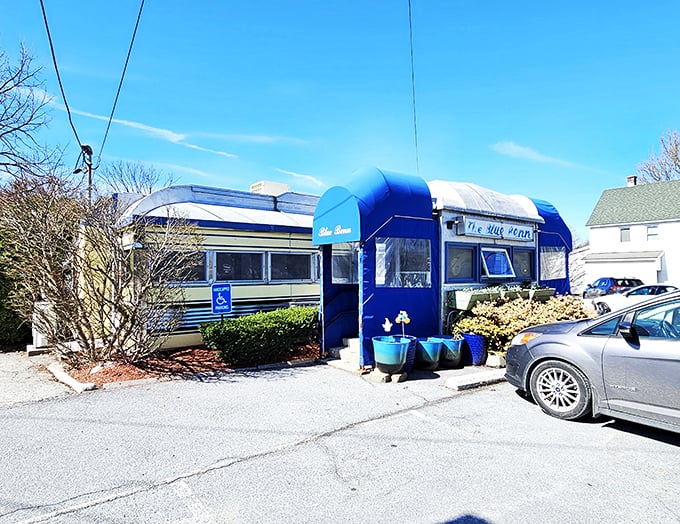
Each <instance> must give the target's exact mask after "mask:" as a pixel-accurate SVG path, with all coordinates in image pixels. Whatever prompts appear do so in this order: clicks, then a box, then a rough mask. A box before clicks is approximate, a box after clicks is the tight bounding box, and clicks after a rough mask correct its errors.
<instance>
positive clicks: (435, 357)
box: [416, 337, 442, 369]
mask: <svg viewBox="0 0 680 524" xmlns="http://www.w3.org/2000/svg"><path fill="white" fill-rule="evenodd" d="M441 349H442V341H441V339H439V338H434V337H428V338H419V339H418V346H417V347H416V365H417V366H418V367H419V368H422V369H436V368H437V366H439V355H440V353H441Z"/></svg>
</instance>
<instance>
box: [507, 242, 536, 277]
mask: <svg viewBox="0 0 680 524" xmlns="http://www.w3.org/2000/svg"><path fill="white" fill-rule="evenodd" d="M512 267H513V269H514V270H515V275H517V278H519V279H526V280H531V279H533V278H534V252H533V251H525V250H520V249H514V250H513V251H512Z"/></svg>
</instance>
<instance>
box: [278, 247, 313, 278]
mask: <svg viewBox="0 0 680 524" xmlns="http://www.w3.org/2000/svg"><path fill="white" fill-rule="evenodd" d="M269 276H270V279H271V280H272V281H277V280H312V255H310V254H309V253H271V254H270V255H269Z"/></svg>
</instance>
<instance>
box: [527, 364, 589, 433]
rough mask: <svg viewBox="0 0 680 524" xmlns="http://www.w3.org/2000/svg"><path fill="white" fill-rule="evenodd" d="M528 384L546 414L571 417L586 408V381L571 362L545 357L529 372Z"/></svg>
mask: <svg viewBox="0 0 680 524" xmlns="http://www.w3.org/2000/svg"><path fill="white" fill-rule="evenodd" d="M529 388H530V390H531V396H532V397H533V399H534V401H535V402H536V403H537V404H538V405H539V406H540V408H541V409H542V410H543V411H545V412H546V413H547V414H548V415H551V416H553V417H557V418H561V419H564V420H575V419H578V418H581V417H583V416H585V415H587V414H588V413H589V412H590V399H591V392H590V383H589V382H588V379H587V378H586V376H585V375H584V374H583V373H581V371H579V370H578V369H576V368H575V367H574V366H572V365H571V364H567V363H566V362H561V361H559V360H549V361H546V362H543V363H541V364H539V365H538V366H537V367H536V369H534V370H533V372H532V373H531V378H530V380H529Z"/></svg>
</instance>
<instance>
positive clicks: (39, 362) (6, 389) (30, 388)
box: [0, 351, 73, 407]
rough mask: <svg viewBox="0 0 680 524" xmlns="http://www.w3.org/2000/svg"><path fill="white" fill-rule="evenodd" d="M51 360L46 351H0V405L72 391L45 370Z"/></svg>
mask: <svg viewBox="0 0 680 524" xmlns="http://www.w3.org/2000/svg"><path fill="white" fill-rule="evenodd" d="M53 362H55V359H54V358H53V357H52V356H51V355H47V354H43V355H34V356H32V357H29V356H28V355H27V354H26V352H25V351H17V352H10V353H0V407H6V406H13V405H15V404H23V403H26V402H37V401H40V400H45V399H51V398H58V397H66V396H68V395H71V394H72V393H73V390H72V389H71V388H69V387H68V386H67V385H66V384H63V383H61V382H59V381H57V380H56V379H55V378H54V375H53V374H52V373H50V372H49V371H48V370H47V366H49V365H50V364H52V363H53Z"/></svg>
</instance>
